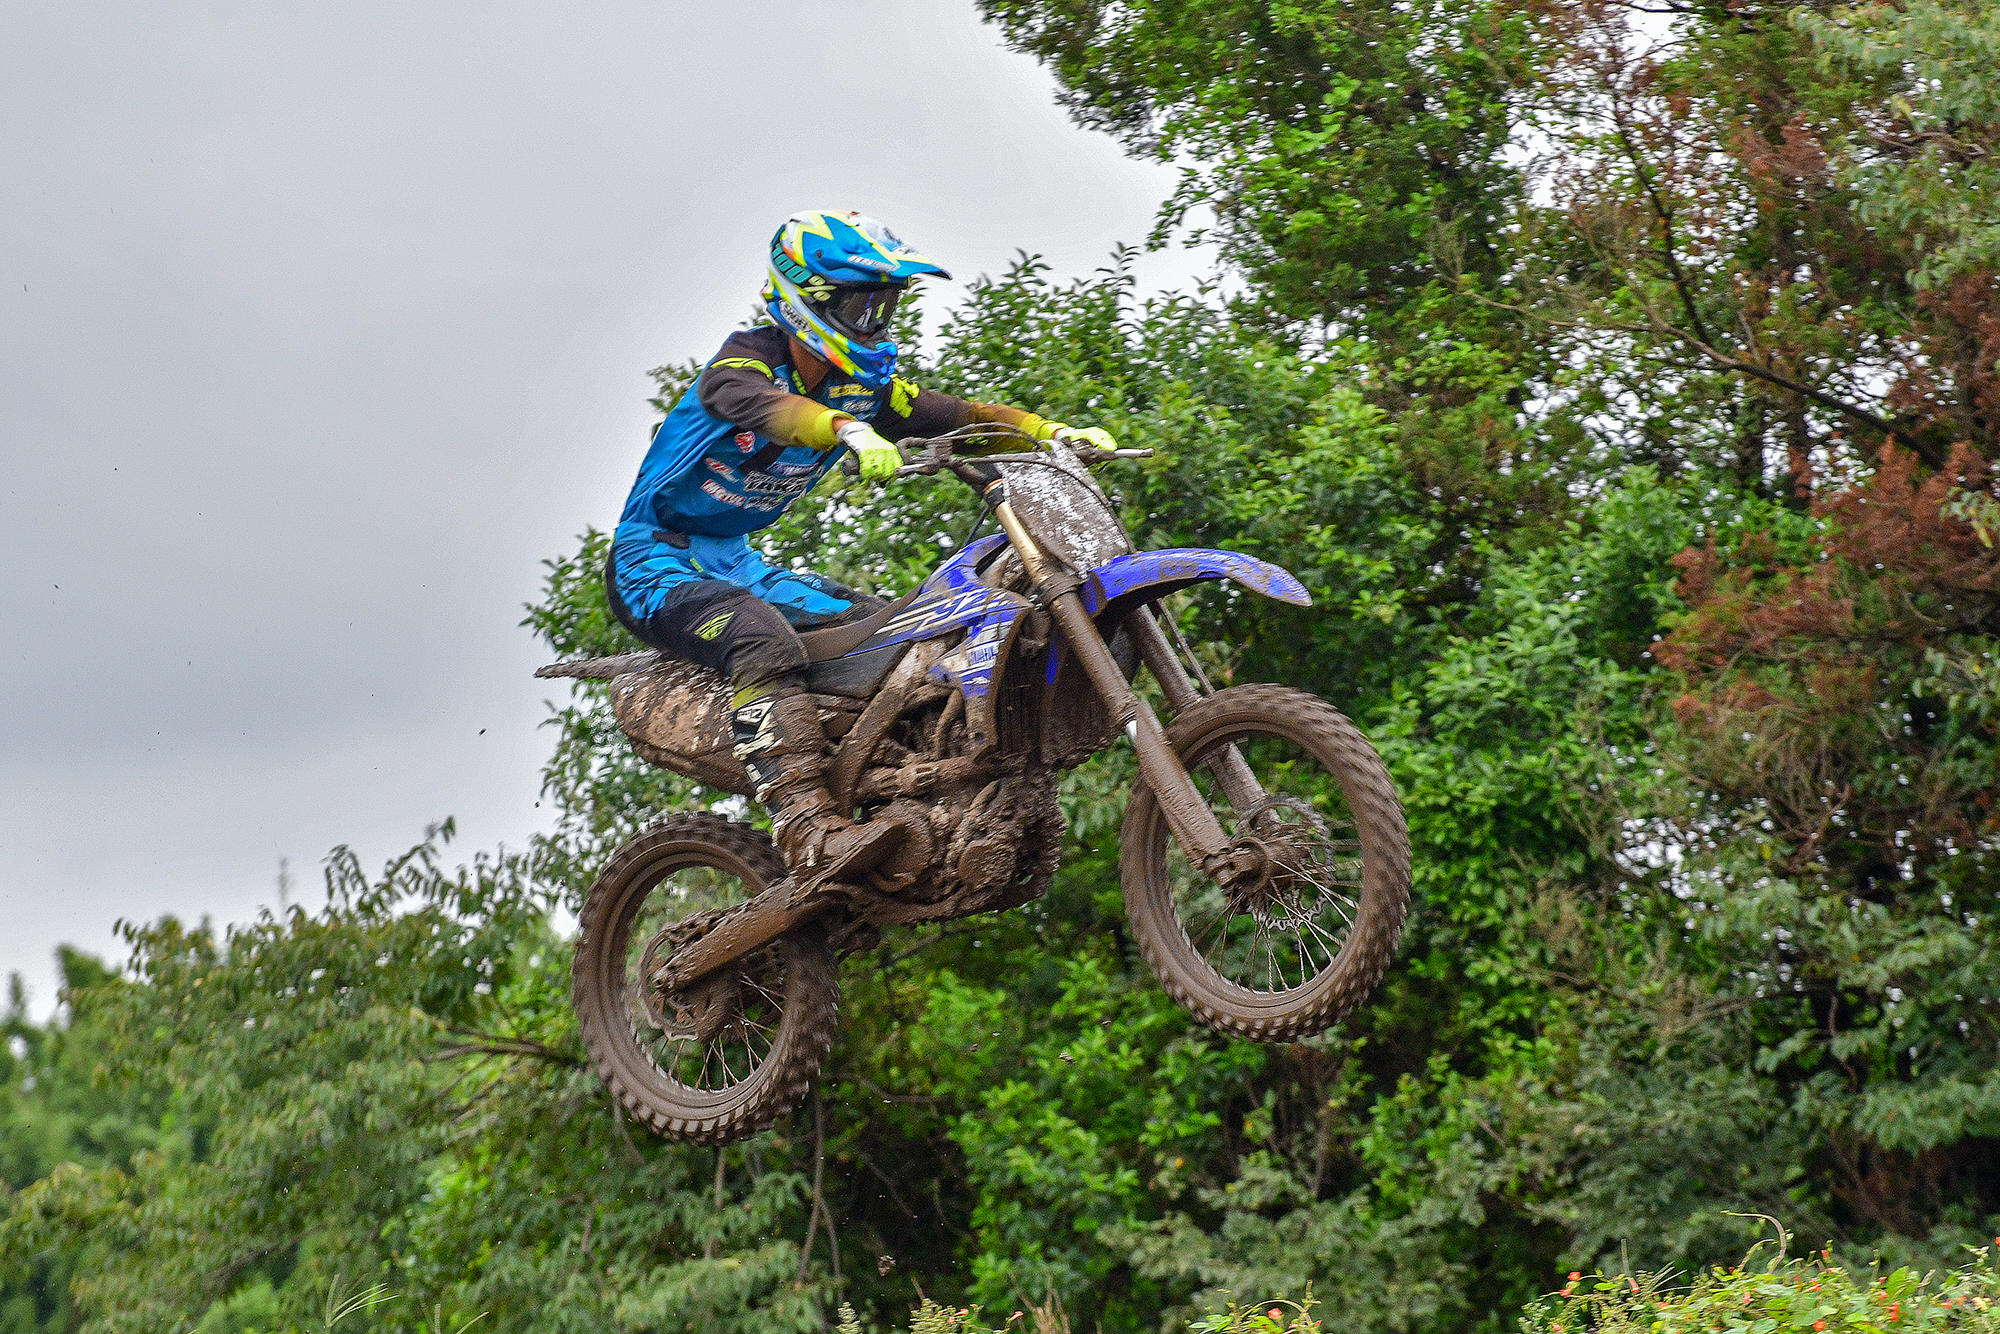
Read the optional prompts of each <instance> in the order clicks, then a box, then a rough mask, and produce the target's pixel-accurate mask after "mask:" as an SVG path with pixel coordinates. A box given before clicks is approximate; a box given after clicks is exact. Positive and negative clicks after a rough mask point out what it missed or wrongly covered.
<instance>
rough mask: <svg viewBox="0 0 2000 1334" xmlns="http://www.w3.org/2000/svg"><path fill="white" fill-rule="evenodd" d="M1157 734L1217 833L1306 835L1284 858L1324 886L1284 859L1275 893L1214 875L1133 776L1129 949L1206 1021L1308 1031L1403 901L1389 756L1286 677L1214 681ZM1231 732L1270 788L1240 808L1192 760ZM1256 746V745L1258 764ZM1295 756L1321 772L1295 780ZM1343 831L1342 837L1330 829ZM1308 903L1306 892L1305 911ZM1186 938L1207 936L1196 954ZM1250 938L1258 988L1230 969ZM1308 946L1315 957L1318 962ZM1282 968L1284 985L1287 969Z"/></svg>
mask: <svg viewBox="0 0 2000 1334" xmlns="http://www.w3.org/2000/svg"><path fill="white" fill-rule="evenodd" d="M1167 739H1168V741H1169V743H1170V744H1172V746H1173V748H1174V752H1175V753H1176V754H1177V755H1179V756H1180V758H1181V762H1182V763H1183V764H1184V765H1186V766H1187V768H1188V771H1189V773H1190V775H1191V776H1193V777H1194V778H1195V779H1196V785H1197V787H1199V788H1201V789H1202V793H1203V795H1204V796H1205V797H1207V798H1208V799H1209V801H1210V804H1211V806H1212V807H1213V808H1214V809H1215V813H1216V817H1217V818H1218V819H1219V820H1220V821H1221V822H1222V825H1223V828H1224V830H1225V831H1229V830H1231V828H1232V821H1234V824H1235V827H1236V832H1237V834H1238V835H1239V836H1240V835H1243V834H1248V833H1255V834H1262V835H1264V836H1265V837H1266V838H1267V839H1269V840H1271V841H1272V842H1273V845H1274V846H1278V847H1281V848H1285V849H1287V850H1288V851H1289V850H1290V849H1292V848H1293V847H1295V846H1303V847H1304V848H1305V849H1306V850H1307V855H1305V856H1304V857H1300V856H1298V855H1296V854H1293V855H1292V861H1293V863H1294V864H1296V865H1301V866H1310V867H1312V868H1313V871H1314V872H1321V871H1324V872H1326V873H1327V875H1326V878H1327V879H1328V884H1327V885H1321V884H1320V883H1319V880H1317V879H1314V878H1313V874H1312V873H1310V872H1308V873H1302V874H1294V873H1292V872H1290V871H1289V870H1283V869H1281V870H1280V871H1279V872H1278V873H1277V875H1276V876H1275V877H1274V879H1273V883H1276V884H1278V885H1279V886H1280V887H1281V889H1280V893H1281V895H1283V896H1288V897H1283V898H1272V897H1268V896H1267V897H1264V898H1262V899H1256V894H1255V893H1254V892H1253V893H1250V894H1241V893H1238V892H1236V891H1231V890H1228V889H1225V888H1224V887H1222V886H1220V885H1218V884H1217V883H1216V882H1215V881H1213V880H1210V879H1209V878H1208V877H1206V876H1204V875H1203V874H1202V873H1201V872H1200V871H1199V870H1198V869H1195V868H1193V867H1192V866H1190V865H1189V864H1188V863H1187V860H1186V858H1185V857H1184V856H1182V855H1181V854H1180V850H1179V848H1178V846H1177V845H1175V844H1174V842H1173V836H1172V834H1170V833H1169V832H1168V830H1167V825H1166V820H1165V818H1164V817H1163V815H1162V814H1161V812H1160V805H1159V802H1158V801H1157V800H1156V799H1155V797H1154V796H1153V793H1152V792H1151V790H1150V789H1147V788H1145V787H1143V786H1142V787H1139V788H1136V789H1135V790H1134V791H1133V794H1132V799H1131V801H1130V803H1129V804H1128V805H1127V806H1126V808H1125V823H1124V825H1123V827H1122V828H1121V830H1120V834H1119V842H1120V845H1121V848H1122V852H1121V855H1120V862H1119V864H1120V872H1121V878H1122V880H1123V882H1124V889H1125V911H1126V914H1127V915H1128V916H1129V917H1130V918H1131V921H1132V931H1133V935H1134V936H1135V937H1136V938H1137V940H1138V942H1139V949H1140V952H1141V953H1143V954H1144V955H1145V958H1146V963H1147V965H1148V966H1149V967H1150V968H1151V969H1152V970H1153V974H1154V976H1156V977H1158V978H1159V980H1160V985H1161V986H1163V987H1165V988H1166V990H1167V994H1168V995H1170V996H1172V997H1173V998H1174V999H1175V1000H1176V1001H1177V1002H1179V1003H1180V1004H1181V1005H1182V1006H1183V1007H1185V1008H1186V1009H1187V1010H1188V1012H1189V1013H1191V1014H1192V1015H1194V1017H1195V1018H1197V1019H1199V1020H1200V1021H1201V1022H1202V1023H1204V1024H1206V1025H1208V1026H1209V1027H1210V1028H1213V1029H1215V1030H1216V1031H1217V1032H1219V1033H1226V1034H1228V1035H1229V1036H1231V1037H1239V1038H1250V1039H1252V1040H1254V1041H1258V1042H1290V1041H1295V1040H1297V1039H1299V1038H1303V1037H1309V1036H1311V1035H1312V1034H1314V1033H1318V1032H1321V1031H1322V1030H1324V1029H1326V1028H1328V1027H1329V1026H1331V1025H1332V1024H1334V1023H1336V1022H1338V1021H1339V1020H1340V1019H1341V1018H1342V1017H1344V1016H1345V1015H1347V1014H1348V1013H1349V1012H1350V1011H1352V1010H1353V1009H1354V1008H1355V1007H1356V1006H1358V1005H1360V1004H1361V1002H1362V1001H1363V1000H1365V999H1366V998H1367V996H1368V993H1369V992H1371V991H1373V990H1374V989H1375V986H1376V984H1377V983H1378V982H1380V981H1381V980H1382V974H1383V973H1384V972H1385V971H1387V969H1388V967H1389V960H1390V957H1391V956H1392V955H1394V953H1395V950H1396V944H1397V942H1398V940H1400V939H1401V937H1402V933H1403V923H1404V920H1405V919H1406V918H1407V917H1408V915H1409V910H1410V841H1409V834H1408V832H1407V830H1406V829H1405V827H1404V823H1403V808H1402V804H1401V803H1400V802H1399V801H1398V800H1397V798H1396V789H1395V787H1394V785H1393V784H1392V783H1391V781H1390V778H1389V772H1388V770H1387V769H1386V768H1384V767H1383V764H1382V760H1381V758H1380V757H1379V756H1378V755H1376V753H1375V748H1374V747H1373V746H1371V745H1369V744H1368V739H1367V738H1366V737H1364V736H1362V735H1361V732H1360V730H1359V729H1357V728H1356V727H1355V726H1354V724H1353V723H1351V722H1349V721H1348V720H1347V718H1346V717H1345V716H1344V715H1342V714H1341V712H1340V711H1339V710H1338V709H1335V708H1334V707H1333V706H1332V705H1331V704H1328V703H1327V702H1326V701H1325V700H1322V699H1320V698H1318V697H1317V696H1315V695H1309V694H1307V693H1306V692H1304V691H1301V690H1292V689H1288V688H1286V687H1283V686H1271V685H1250V686H1236V687H1233V688H1231V689H1228V690H1222V691H1218V692H1216V693H1215V694H1213V695H1210V696H1208V697H1207V698H1205V699H1203V700H1201V701H1200V702H1199V703H1197V704H1194V705H1192V706H1191V707H1189V708H1188V709H1187V710H1186V711H1185V712H1183V713H1182V714H1181V715H1180V716H1179V717H1177V718H1175V719H1174V722H1173V725H1172V726H1171V727H1169V728H1168V729H1167ZM1232 744H1233V745H1236V746H1238V747H1239V748H1240V749H1241V752H1242V753H1243V755H1244V758H1245V759H1246V760H1247V761H1248V762H1249V764H1250V768H1251V771H1252V772H1253V773H1255V774H1256V777H1257V779H1258V780H1259V782H1260V783H1262V784H1264V785H1265V790H1266V792H1267V793H1268V794H1271V795H1272V796H1274V797H1278V798H1281V800H1278V801H1274V802H1273V803H1272V806H1271V808H1270V809H1266V810H1265V811H1264V813H1263V816H1262V817H1256V816H1253V817H1252V819H1251V820H1249V821H1247V822H1246V821H1244V820H1242V819H1240V818H1238V817H1236V816H1235V814H1234V813H1233V812H1232V810H1231V809H1230V807H1229V804H1228V803H1227V802H1226V801H1225V800H1222V799H1221V798H1220V795H1219V787H1220V785H1219V783H1217V782H1216V781H1214V780H1213V778H1212V776H1211V775H1210V774H1209V772H1208V770H1207V768H1206V766H1205V765H1204V763H1203V759H1204V757H1205V756H1215V755H1218V754H1220V753H1221V752H1222V751H1223V748H1224V747H1226V746H1229V745H1232ZM1293 755H1296V757H1297V758H1296V759H1289V760H1288V762H1287V763H1285V764H1283V765H1279V764H1275V763H1272V762H1271V758H1272V757H1277V756H1287V757H1289V756H1293ZM1260 758H1265V759H1266V763H1265V764H1264V765H1263V766H1261V767H1260V765H1259V763H1258V761H1259V759H1260ZM1303 761H1310V762H1312V763H1313V764H1315V765H1316V766H1317V767H1318V768H1319V769H1320V770H1322V771H1323V776H1321V777H1318V778H1310V777H1307V778H1305V779H1303V780H1302V778H1301V775H1302V774H1306V772H1307V771H1306V767H1305V764H1304V763H1303ZM1293 788H1296V789H1297V792H1293V791H1291V789H1293ZM1299 793H1304V794H1306V795H1304V796H1301V795H1299ZM1260 818H1261V819H1262V820H1263V821H1264V823H1262V824H1259V823H1258V820H1259V819H1260ZM1246 825H1247V826H1249V827H1247V828H1246ZM1345 829H1352V830H1353V831H1354V832H1353V836H1352V837H1343V838H1336V837H1334V836H1333V835H1334V833H1335V832H1336V831H1337V830H1345ZM1322 848H1324V849H1325V852H1324V854H1322V851H1321V850H1322ZM1337 851H1358V853H1359V854H1360V855H1359V866H1358V868H1356V867H1355V865H1354V861H1355V859H1354V858H1352V857H1349V858H1346V859H1343V860H1336V859H1334V853H1335V852H1337ZM1322 856H1324V858H1325V859H1324V860H1321V858H1322ZM1357 872H1358V873H1357ZM1336 876H1338V877H1342V878H1334V877H1336ZM1301 881H1304V882H1306V883H1307V884H1310V885H1311V886H1312V888H1310V889H1309V888H1307V887H1306V884H1302V883H1300V882H1301ZM1350 888H1351V889H1352V891H1353V892H1352V893H1349V892H1348V891H1349V889H1350ZM1253 899H1256V901H1255V902H1254V903H1253V902H1251V900H1253ZM1307 903H1311V904H1313V905H1315V906H1314V907H1312V909H1311V910H1310V913H1311V915H1310V916H1309V915H1308V913H1307V910H1306V908H1305V906H1304V905H1305V904H1307ZM1196 904H1201V905H1202V906H1201V907H1200V908H1197V907H1196V906H1195V905H1196ZM1321 904H1324V905H1325V907H1326V908H1330V909H1331V910H1332V911H1333V912H1334V913H1336V914H1337V916H1338V919H1339V920H1340V922H1341V924H1342V925H1343V926H1344V928H1345V929H1344V936H1336V935H1334V933H1333V932H1332V931H1330V930H1323V929H1321V928H1320V927H1319V926H1317V925H1314V924H1309V922H1310V923H1317V922H1318V921H1319V920H1321V919H1320V917H1319V914H1320V913H1321V912H1322V911H1324V909H1322V907H1320V906H1318V905H1321ZM1274 919H1275V920H1274ZM1325 920H1328V921H1332V920H1334V919H1333V918H1327V919H1325ZM1191 922H1192V923H1193V928H1192V934H1191V931H1190V923H1191ZM1274 925H1275V926H1276V927H1277V928H1279V931H1280V934H1279V935H1277V936H1273V935H1272V927H1273V926H1274ZM1284 931H1290V932H1291V933H1292V939H1294V940H1296V941H1297V942H1298V944H1297V947H1296V948H1294V947H1292V946H1291V945H1289V944H1285V943H1283V936H1282V932H1284ZM1259 932H1261V933H1262V935H1261V936H1260V935H1259V934H1258V933H1259ZM1197 939H1200V940H1202V941H1205V942H1210V943H1209V944H1208V947H1207V950H1206V952H1205V951H1204V949H1203V947H1202V946H1200V945H1197V943H1196V940H1197ZM1274 941H1275V942H1277V945H1276V946H1274V943H1273V942H1274ZM1246 942H1248V943H1247V944H1246ZM1258 944H1262V946H1263V947H1264V948H1265V949H1266V950H1269V951H1271V955H1270V957H1269V959H1268V962H1267V963H1266V968H1267V970H1268V971H1267V972H1266V974H1265V976H1266V977H1267V978H1268V979H1269V985H1268V986H1261V987H1260V986H1257V985H1245V984H1244V982H1243V981H1242V980H1240V978H1241V977H1242V976H1246V975H1247V976H1250V977H1251V979H1252V981H1253V982H1254V981H1255V965H1256V963H1257V961H1258V959H1259V957H1260V956H1259V955H1258V954H1257V953H1256V952H1255V951H1256V947H1257V945H1258ZM1280 947H1281V948H1280ZM1320 954H1325V955H1327V956H1328V958H1327V961H1326V962H1325V963H1324V964H1322V963H1321V962H1320V961H1319V955H1320ZM1232 963H1233V965H1234V966H1233V967H1232V966H1230V965H1231V964H1232ZM1246 964H1247V967H1246ZM1232 972H1233V973H1235V974H1237V976H1231V975H1230V974H1231V973H1232ZM1294 974H1296V975H1297V976H1298V979H1299V980H1298V981H1297V983H1296V984H1292V983H1291V981H1290V979H1291V976H1292V975H1294Z"/></svg>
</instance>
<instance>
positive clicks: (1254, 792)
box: [993, 500, 1262, 876]
mask: <svg viewBox="0 0 2000 1334" xmlns="http://www.w3.org/2000/svg"><path fill="white" fill-rule="evenodd" d="M993 515H994V517H995V518H996V519H998V520H999V521H1000V527H1001V529H1002V530H1003V531H1005V532H1006V534H1007V540H1008V542H1009V543H1010V544H1012V546H1013V548H1014V552H1015V554H1016V555H1018V556H1019V557H1020V559H1021V564H1022V566H1023V567H1024V568H1025V569H1026V570H1027V572H1028V577H1029V579H1031V580H1032V581H1033V582H1034V586H1035V588H1036V589H1038V590H1039V591H1040V592H1041V593H1042V596H1043V598H1044V600H1045V602H1046V604H1047V606H1048V609H1049V613H1050V615H1052V616H1054V617H1055V621H1056V624H1057V626H1059V627H1060V628H1061V630H1062V633H1063V640H1064V642H1065V643H1066V645H1067V646H1068V648H1069V651H1070V652H1072V653H1074V654H1075V655H1076V660H1077V662H1078V663H1080V664H1081V665H1082V667H1083V670H1084V674H1085V675H1086V676H1088V677H1089V678H1090V682H1091V684H1092V685H1094V686H1096V687H1097V693H1098V695H1099V696H1100V697H1101V698H1102V699H1103V700H1104V703H1105V705H1106V707H1108V708H1109V709H1110V710H1111V712H1112V715H1113V716H1114V717H1115V718H1116V719H1117V721H1118V725H1119V727H1120V728H1121V729H1122V730H1123V731H1124V733H1125V735H1126V737H1127V738H1129V739H1130V740H1131V742H1132V749H1133V750H1134V751H1135V752H1137V754H1138V756H1139V775H1140V777H1141V778H1143V779H1144V780H1145V783H1146V786H1147V787H1149V788H1151V789H1152V791H1153V796H1154V798H1155V799H1156V800H1157V801H1158V802H1159V803H1160V813H1161V814H1162V815H1164V816H1165V817H1166V821H1167V828H1168V829H1170V830H1172V831H1173V835H1174V839H1175V841H1176V842H1178V843H1179V844H1180V845H1181V849H1182V851H1184V852H1185V853H1186V854H1187V856H1188V860H1189V861H1191V862H1194V863H1195V864H1196V865H1198V866H1200V867H1201V868H1202V869H1203V870H1204V871H1205V872H1207V873H1208V874H1210V875H1217V876H1219V875H1222V874H1224V873H1226V872H1227V871H1228V870H1229V869H1230V864H1231V857H1230V848H1229V842H1230V840H1229V836H1228V835H1227V834H1226V833H1224V832H1223V829H1222V825H1221V823H1220V822H1219V821H1218V820H1217V819H1216V818H1215V812H1214V811H1212V810H1211V809H1209V805H1208V802H1207V801H1206V800H1204V799H1203V797H1202V795H1201V793H1200V791H1199V790H1197V789H1196V787H1195V785H1194V780H1193V779H1191V778H1189V777H1188V772H1187V769H1186V768H1185V767H1184V766H1183V765H1182V764H1181V758H1180V756H1179V755H1177V754H1175V753H1174V748H1173V746H1172V745H1170V744H1168V742H1167V735H1166V731H1165V729H1164V728H1162V727H1161V726H1160V720H1159V718H1158V717H1156V716H1155V715H1154V713H1153V707H1152V705H1150V704H1148V703H1147V702H1146V701H1145V699H1144V698H1142V697H1141V696H1140V695H1139V693H1138V692H1137V691H1135V690H1133V689H1132V683H1131V682H1130V681H1127V680H1126V679H1125V673H1124V671H1123V670H1122V669H1121V668H1120V667H1119V666H1118V660H1117V659H1116V658H1114V657H1112V656H1111V650H1110V649H1109V648H1108V647H1106V645H1105V643H1104V636H1103V634H1102V633H1100V632H1099V630H1098V628H1097V622H1095V621H1093V620H1092V619H1091V617H1090V613H1089V612H1088V611H1086V610H1084V606H1083V598H1082V596H1081V595H1080V594H1079V593H1078V592H1077V589H1078V587H1079V585H1080V582H1081V581H1080V580H1078V579H1077V577H1076V576H1075V575H1073V574H1070V573H1069V572H1067V571H1065V570H1063V569H1061V568H1060V567H1058V566H1057V565H1056V564H1055V563H1054V562H1053V561H1051V560H1050V559H1049V558H1048V556H1047V554H1046V553H1044V552H1043V550H1042V548H1041V544H1040V543H1038V542H1036V541H1035V539H1034V536H1033V535H1032V534H1031V533H1029V532H1028V530H1027V527H1026V526H1025V525H1024V524H1022V522H1021V520H1020V517H1019V516H1018V515H1016V514H1015V513H1014V510H1013V507H1012V506H1010V505H1009V504H1008V503H1007V502H1006V501H1005V500H1001V501H999V502H997V503H996V504H995V505H994V506H993ZM1132 624H1133V625H1135V626H1136V627H1137V629H1136V631H1135V633H1136V637H1137V642H1138V647H1139V652H1140V656H1141V657H1142V658H1144V660H1145V662H1146V665H1147V666H1148V667H1149V668H1150V669H1151V670H1152V672H1153V675H1154V677H1155V678H1156V679H1158V680H1159V682H1160V685H1161V689H1162V690H1164V691H1165V692H1166V695H1167V702H1168V704H1169V705H1170V706H1171V707H1172V708H1173V709H1174V710H1175V712H1179V711H1180V710H1181V709H1183V708H1185V707H1187V706H1188V705H1190V704H1193V703H1194V702H1195V700H1196V698H1197V696H1196V694H1195V689H1194V683H1193V682H1191V681H1190V680H1189V679H1188V677H1187V672H1186V671H1185V669H1183V668H1182V667H1181V665H1180V663H1179V661H1178V660H1176V659H1175V658H1174V656H1173V651H1172V649H1171V648H1170V647H1169V646H1168V645H1167V642H1166V637H1165V635H1163V634H1162V633H1161V631H1160V627H1159V625H1158V623H1156V622H1155V621H1154V620H1153V619H1152V617H1151V616H1150V615H1146V614H1141V615H1138V616H1135V617H1133V618H1132ZM1218 769H1219V777H1220V781H1221V783H1222V787H1223V793H1224V795H1225V796H1226V797H1227V798H1228V799H1229V802H1230V804H1231V805H1232V806H1234V807H1235V808H1236V809H1237V810H1239V811H1241V810H1248V809H1249V808H1250V806H1251V804H1252V803H1254V802H1255V801H1258V800H1261V798H1262V793H1261V791H1260V790H1259V788H1258V785H1257V780H1256V778H1255V776H1254V775H1253V774H1251V772H1250V767H1249V766H1248V765H1247V764H1245V763H1244V762H1243V757H1242V756H1241V755H1240V754H1239V753H1237V752H1236V750H1235V748H1234V747H1231V748H1230V750H1229V753H1228V755H1226V756H1225V757H1223V762H1222V763H1221V764H1220V765H1219V766H1218Z"/></svg>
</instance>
